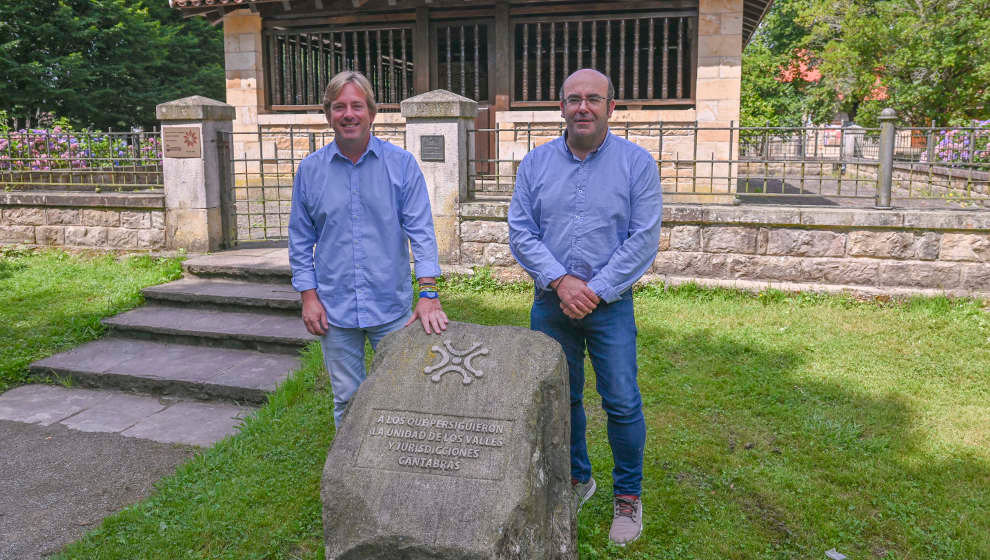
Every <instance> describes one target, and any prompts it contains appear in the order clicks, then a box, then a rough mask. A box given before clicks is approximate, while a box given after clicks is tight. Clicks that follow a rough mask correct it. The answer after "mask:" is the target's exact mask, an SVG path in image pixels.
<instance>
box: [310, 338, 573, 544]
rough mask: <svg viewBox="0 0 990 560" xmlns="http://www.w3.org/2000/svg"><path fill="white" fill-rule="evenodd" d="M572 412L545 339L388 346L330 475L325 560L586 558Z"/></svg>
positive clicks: (561, 361) (560, 368) (355, 406)
mask: <svg viewBox="0 0 990 560" xmlns="http://www.w3.org/2000/svg"><path fill="white" fill-rule="evenodd" d="M569 410H570V399H569V392H568V383H567V362H566V359H565V357H564V353H563V351H562V350H561V348H560V345H559V344H557V342H556V341H554V340H553V339H551V338H550V337H548V336H546V335H544V334H542V333H538V332H534V331H531V330H529V329H524V328H519V327H505V326H499V327H485V326H481V325H473V324H469V323H457V322H452V323H450V324H449V326H448V327H447V331H446V332H445V333H443V334H442V335H432V336H431V335H427V334H426V333H425V332H423V329H422V327H421V326H420V325H419V323H416V324H414V325H410V326H409V327H407V328H405V329H402V330H400V331H397V332H395V333H392V334H390V335H389V336H387V337H385V338H384V339H383V340H382V342H381V343H380V344H379V346H378V350H377V352H376V354H375V358H374V362H373V363H372V366H371V370H370V373H369V375H368V379H367V380H366V381H365V382H364V384H362V385H361V388H360V389H359V390H358V392H357V394H356V395H355V397H354V399H353V400H352V401H351V404H350V405H349V407H348V410H347V416H346V417H345V418H344V421H343V423H342V424H343V425H342V426H340V427H339V429H338V431H337V435H336V438H335V440H334V443H333V447H332V448H331V450H330V453H329V455H328V457H327V462H326V466H325V468H324V470H323V484H322V500H323V527H324V538H325V542H326V557H327V559H328V560H376V559H382V560H384V559H390V560H393V559H394V560H399V559H401V560H508V559H513V560H516V559H518V560H564V559H567V560H573V559H576V558H577V557H578V556H577V550H576V539H577V529H576V522H575V516H574V511H573V509H574V503H573V498H572V492H571V484H570V459H569V456H570V455H569V453H570V415H569Z"/></svg>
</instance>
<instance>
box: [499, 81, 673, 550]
mask: <svg viewBox="0 0 990 560" xmlns="http://www.w3.org/2000/svg"><path fill="white" fill-rule="evenodd" d="M614 96H615V90H614V88H613V87H612V83H611V81H610V80H609V79H608V77H606V76H605V75H603V74H601V73H600V72H597V71H595V70H591V69H582V70H578V71H577V72H575V73H573V74H571V75H570V76H569V77H568V78H567V79H566V80H565V81H564V84H563V86H562V87H561V89H560V99H561V103H560V110H561V112H562V114H563V117H564V120H565V121H566V123H567V130H566V132H565V135H564V136H563V137H561V138H557V139H555V140H553V141H552V142H549V143H547V144H544V145H542V146H539V147H537V148H535V149H534V150H533V151H531V152H530V153H529V154H528V155H526V157H525V158H524V159H523V161H522V162H521V163H520V165H519V170H518V172H517V174H516V187H515V191H514V193H513V195H512V203H511V205H510V206H509V246H510V248H511V249H512V254H513V256H514V257H515V258H516V260H517V261H519V264H520V265H522V267H523V268H524V269H526V271H527V272H528V273H529V274H530V276H532V277H533V280H534V282H535V284H536V291H535V296H534V298H533V307H532V310H531V312H530V327H531V328H532V329H534V330H537V331H541V332H544V333H546V334H548V335H550V336H551V337H553V338H554V339H555V340H556V341H557V342H559V343H560V344H561V346H563V348H564V353H565V354H566V356H567V366H568V370H569V374H570V393H571V483H572V485H573V487H574V491H575V501H576V504H577V506H576V507H577V509H578V510H579V509H580V507H581V505H582V504H583V503H584V502H585V501H587V500H588V499H589V498H590V497H591V496H592V495H593V494H594V493H595V489H596V484H595V479H594V478H592V476H591V462H590V460H589V458H588V446H587V442H586V440H585V427H586V423H587V422H586V417H585V411H584V401H583V395H584V349H585V346H586V345H587V348H588V354H589V355H590V357H591V363H592V365H593V366H594V368H595V374H596V389H597V390H598V393H599V395H601V398H602V408H603V409H604V410H605V412H606V414H607V416H608V440H609V445H610V446H611V448H612V458H613V460H614V463H615V468H614V470H613V471H612V485H613V495H614V502H613V512H614V515H613V518H612V528H611V530H610V532H609V538H610V539H611V540H612V541H613V542H615V543H616V544H619V545H625V544H627V543H629V542H632V541H634V540H636V539H637V538H638V537H639V535H640V533H641V532H642V528H643V507H642V502H641V501H640V494H641V491H642V479H643V448H644V445H645V443H646V423H645V421H644V419H643V406H642V399H641V398H640V393H639V386H638V384H637V381H636V374H637V365H636V321H635V317H634V312H633V300H632V290H631V287H632V285H633V283H634V282H635V281H636V280H637V279H639V277H640V276H642V275H643V273H644V272H646V270H647V269H648V268H649V267H650V264H651V263H652V262H653V260H654V258H656V254H657V249H658V245H659V239H660V207H661V194H660V175H659V170H658V168H657V164H656V162H655V161H654V159H653V157H652V156H650V154H649V153H648V152H647V151H646V150H644V149H643V148H641V147H639V146H637V145H635V144H633V143H631V142H629V141H628V140H625V139H623V138H619V137H618V136H615V135H613V134H611V133H610V132H609V130H608V119H609V117H611V115H612V112H613V111H614V110H615V101H614V99H613V98H614Z"/></svg>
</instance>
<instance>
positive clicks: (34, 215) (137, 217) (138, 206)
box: [0, 193, 165, 250]
mask: <svg viewBox="0 0 990 560" xmlns="http://www.w3.org/2000/svg"><path fill="white" fill-rule="evenodd" d="M163 199H164V195H162V194H143V193H142V194H124V193H93V194H90V193H16V194H14V193H12V194H5V195H3V196H0V244H13V243H18V244H24V245H37V246H53V247H73V248H92V249H121V250H157V249H162V248H164V247H165V211H164V202H163Z"/></svg>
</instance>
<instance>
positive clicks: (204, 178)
mask: <svg viewBox="0 0 990 560" xmlns="http://www.w3.org/2000/svg"><path fill="white" fill-rule="evenodd" d="M155 114H156V115H157V116H158V119H159V120H160V121H162V140H163V145H164V151H163V152H164V153H163V157H162V168H163V169H162V170H163V174H164V180H165V246H166V247H167V248H169V249H186V250H187V251H192V252H196V253H203V252H206V251H215V250H217V249H219V248H220V247H221V244H222V242H223V227H222V223H221V207H220V189H221V188H222V187H223V185H222V184H221V177H220V170H221V169H222V167H221V164H222V162H221V161H220V157H221V156H220V152H219V151H218V149H217V148H218V146H217V133H218V132H231V130H232V121H233V120H234V108H233V107H231V106H230V105H227V104H226V103H221V102H219V101H214V100H213V99H209V98H206V97H201V96H199V95H194V96H192V97H186V98H183V99H179V100H176V101H171V102H169V103H162V104H161V105H159V106H158V107H156V109H155ZM183 146H184V148H183ZM179 148H182V149H179Z"/></svg>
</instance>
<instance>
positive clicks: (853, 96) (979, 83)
mask: <svg viewBox="0 0 990 560" xmlns="http://www.w3.org/2000/svg"><path fill="white" fill-rule="evenodd" d="M798 58H802V59H803V60H805V61H806V62H808V63H809V64H810V66H812V67H815V68H817V69H818V70H819V71H820V72H821V74H822V78H821V80H820V81H819V82H818V83H799V84H786V85H785V84H774V83H772V80H773V77H775V76H777V75H778V74H779V71H778V72H775V71H774V68H775V67H777V68H788V67H789V66H790V65H791V64H792V63H793V62H794V61H796V60H797V59H798ZM743 67H744V71H743V99H742V104H743V105H742V114H743V115H744V119H743V121H744V123H747V124H749V123H752V124H762V123H771V122H794V120H795V118H794V115H796V114H797V115H811V116H812V120H813V121H814V122H822V121H824V120H827V119H828V118H830V117H831V116H832V113H834V111H836V110H841V111H845V112H846V113H848V114H849V116H850V118H852V119H854V120H855V121H856V122H857V123H858V124H860V125H863V126H870V125H872V124H874V123H875V122H876V116H877V115H878V114H879V112H880V111H881V110H882V109H884V108H886V107H891V108H893V109H895V110H896V111H897V113H898V115H899V116H900V117H901V122H903V123H907V124H911V125H914V126H929V125H930V124H931V123H933V122H934V123H935V125H936V126H944V125H949V124H969V123H970V122H972V121H973V120H981V119H987V118H990V88H987V87H986V84H988V83H990V4H988V3H987V2H963V1H959V0H885V1H881V2H876V1H874V0H825V1H820V0H777V1H776V2H774V4H773V6H772V8H771V10H770V12H769V13H768V14H767V16H766V18H765V19H764V21H763V23H762V25H761V26H760V28H759V30H758V31H757V33H756V35H755V36H754V38H753V40H752V41H751V42H750V45H749V46H748V47H747V49H746V51H745V52H744V59H743ZM792 86H793V87H792Z"/></svg>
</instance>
